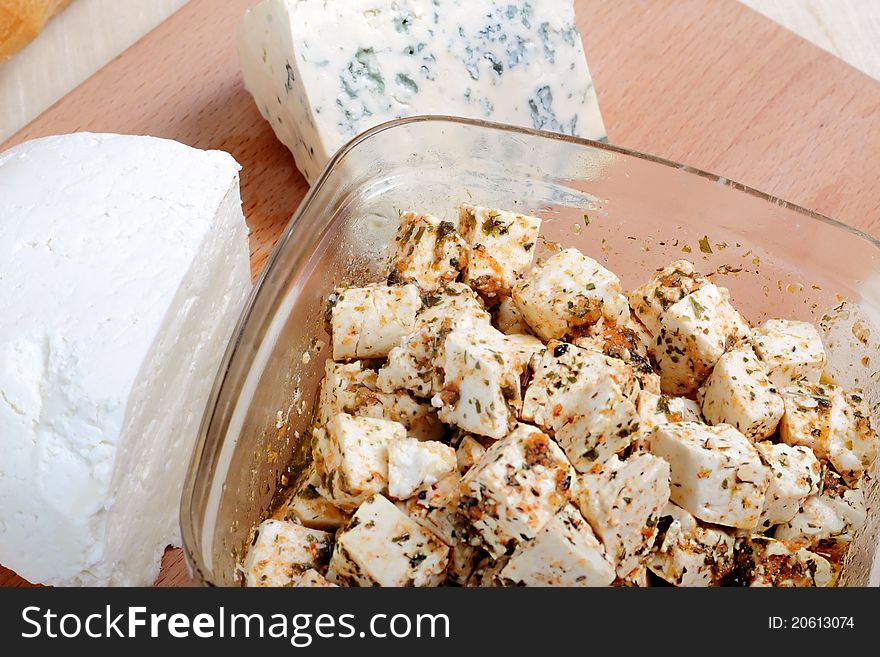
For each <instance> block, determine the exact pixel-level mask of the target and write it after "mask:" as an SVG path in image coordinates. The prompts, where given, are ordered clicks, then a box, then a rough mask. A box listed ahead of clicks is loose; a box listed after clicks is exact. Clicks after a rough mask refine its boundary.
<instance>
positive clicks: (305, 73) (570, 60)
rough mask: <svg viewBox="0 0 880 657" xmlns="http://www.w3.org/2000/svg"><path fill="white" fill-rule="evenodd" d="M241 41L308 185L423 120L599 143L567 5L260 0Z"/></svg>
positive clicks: (600, 128)
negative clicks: (363, 143) (376, 132)
mask: <svg viewBox="0 0 880 657" xmlns="http://www.w3.org/2000/svg"><path fill="white" fill-rule="evenodd" d="M333 33H341V34H345V38H344V39H328V38H327V37H326V35H327V34H333ZM238 43H239V60H240V62H241V68H242V73H243V76H244V80H245V85H246V86H247V88H248V90H249V91H250V92H251V94H252V95H253V97H254V100H255V101H256V104H257V107H258V108H259V109H260V112H261V113H262V115H263V117H264V118H265V119H266V120H267V121H269V123H271V125H272V128H273V129H274V130H275V134H276V135H277V136H278V139H279V140H281V141H282V142H283V143H284V144H285V145H286V146H287V147H288V148H290V150H291V152H292V153H293V155H294V158H295V159H296V163H297V166H298V167H299V169H300V171H302V172H303V175H304V176H305V177H306V179H307V180H308V181H309V182H310V183H311V182H314V180H315V179H316V177H317V175H318V173H320V171H321V169H322V168H323V167H324V165H325V164H326V163H327V161H328V160H329V159H330V157H332V155H333V154H334V153H335V152H336V150H337V149H339V148H340V147H341V146H342V145H343V144H345V143H346V142H347V141H348V140H349V139H351V138H352V137H354V136H355V135H357V134H358V133H360V132H363V131H364V130H367V129H368V128H371V127H373V126H375V125H378V124H380V123H383V122H385V121H389V120H392V119H400V118H404V117H407V116H414V115H418V114H449V115H453V116H463V117H469V118H476V119H489V120H493V121H500V122H504V123H511V124H514V125H520V126H524V127H528V128H536V129H540V130H549V131H552V132H560V133H564V134H568V135H577V136H581V137H588V138H591V139H604V138H605V136H606V135H605V128H604V125H603V123H602V117H601V114H600V113H599V106H598V102H597V100H596V93H595V90H594V89H593V82H592V79H591V78H590V73H589V70H588V69H587V62H586V58H585V57H584V50H583V46H582V44H581V38H580V35H579V34H578V32H577V29H576V27H575V14H574V7H573V3H572V1H571V0H556V1H554V2H535V1H534V0H531V1H524V0H504V1H500V0H446V1H445V2H443V3H442V5H441V3H439V2H437V1H436V0H346V1H345V2H341V1H335V2H327V1H325V0H263V2H261V3H260V4H258V5H257V6H256V7H254V8H252V9H251V10H250V11H248V12H247V14H246V15H245V17H244V20H243V22H242V24H241V27H240V29H239V38H238Z"/></svg>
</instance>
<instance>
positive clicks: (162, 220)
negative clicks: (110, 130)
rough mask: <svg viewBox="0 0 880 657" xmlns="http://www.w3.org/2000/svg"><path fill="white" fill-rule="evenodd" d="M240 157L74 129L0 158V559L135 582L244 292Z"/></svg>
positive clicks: (156, 551)
mask: <svg viewBox="0 0 880 657" xmlns="http://www.w3.org/2000/svg"><path fill="white" fill-rule="evenodd" d="M238 170H239V166H238V164H237V163H236V162H235V160H233V159H232V157H230V156H229V155H228V154H227V153H222V152H219V151H210V152H208V151H201V150H197V149H194V148H190V147H189V146H184V145H183V144H179V143H177V142H174V141H170V140H165V139H156V138H153V137H133V136H123V135H99V134H90V133H76V134H70V135H63V136H59V137H47V138H44V139H37V140H34V141H29V142H26V143H22V144H19V145H18V146H15V147H14V148H12V149H10V150H8V151H6V152H5V153H2V154H0V299H2V307H0V454H2V457H0V563H2V564H3V565H4V566H6V567H7V568H11V569H13V570H14V571H16V572H17V573H18V574H19V575H20V576H22V577H23V578H26V579H27V580H29V581H31V582H33V583H42V584H52V585H58V586H108V585H110V586H147V585H150V584H152V583H153V581H154V580H155V578H156V575H158V574H159V564H160V561H161V558H162V555H163V553H164V552H165V548H166V546H168V545H180V523H179V513H180V508H179V507H180V495H181V488H182V486H183V481H184V477H185V474H186V469H187V465H188V464H189V461H190V452H191V451H192V447H193V445H194V444H195V442H196V437H197V435H198V431H199V424H200V423H201V421H202V416H203V415H204V410H205V406H206V404H207V403H208V399H209V396H210V392H211V387H212V386H213V384H214V379H215V376H216V374H217V370H218V367H219V365H220V361H221V360H222V357H223V353H224V351H225V350H226V345H227V343H228V341H229V338H230V336H231V335H232V332H233V330H234V328H235V323H236V322H237V321H238V317H239V315H240V313H241V309H242V307H243V306H244V303H245V301H246V299H247V297H248V294H249V293H250V289H251V277H250V258H249V251H248V229H247V225H246V224H245V222H244V217H243V216H242V213H241V199H240V197H239V187H238V185H239V179H238Z"/></svg>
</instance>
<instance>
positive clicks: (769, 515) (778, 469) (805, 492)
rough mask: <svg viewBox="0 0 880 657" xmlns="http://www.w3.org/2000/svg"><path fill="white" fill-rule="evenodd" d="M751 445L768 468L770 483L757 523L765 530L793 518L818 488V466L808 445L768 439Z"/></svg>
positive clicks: (819, 471)
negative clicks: (775, 441) (793, 444)
mask: <svg viewBox="0 0 880 657" xmlns="http://www.w3.org/2000/svg"><path fill="white" fill-rule="evenodd" d="M755 447H756V448H757V450H758V453H759V454H760V455H761V458H762V459H763V461H764V464H765V465H766V466H767V467H768V468H770V486H769V487H768V488H767V495H766V501H765V502H764V511H763V512H762V513H761V520H760V522H759V524H758V527H759V529H761V530H765V529H769V528H770V527H771V526H772V525H778V524H779V523H781V522H788V521H789V520H791V519H792V518H794V516H795V515H796V514H797V512H798V510H799V509H800V508H801V504H802V503H803V501H804V500H805V499H806V498H807V497H808V496H809V495H812V494H813V493H815V492H816V491H817V490H818V486H819V480H820V478H821V475H822V466H821V464H820V463H819V459H817V458H816V456H815V455H814V454H813V452H812V450H810V448H809V447H803V446H801V445H797V446H795V447H792V446H791V445H786V444H785V443H771V442H760V443H757V444H756V445H755Z"/></svg>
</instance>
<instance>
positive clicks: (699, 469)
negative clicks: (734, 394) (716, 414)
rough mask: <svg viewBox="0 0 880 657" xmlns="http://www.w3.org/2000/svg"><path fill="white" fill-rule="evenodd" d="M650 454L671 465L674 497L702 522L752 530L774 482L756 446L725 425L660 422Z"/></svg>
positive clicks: (674, 500)
mask: <svg viewBox="0 0 880 657" xmlns="http://www.w3.org/2000/svg"><path fill="white" fill-rule="evenodd" d="M651 452H652V453H654V454H657V455H658V456H662V457H663V458H664V459H666V460H667V461H668V462H669V465H670V467H671V469H672V487H671V494H670V498H671V499H672V501H673V502H675V503H676V504H677V505H678V506H680V507H682V508H684V509H685V510H687V511H690V512H691V513H692V514H693V515H695V516H696V517H697V518H699V519H700V520H704V521H706V522H711V523H715V524H718V525H724V526H727V527H737V528H740V529H752V528H754V527H755V526H756V525H757V524H758V519H759V518H760V516H761V510H762V509H763V508H764V501H765V494H766V491H767V487H768V486H769V484H770V469H769V468H768V467H767V466H765V465H764V464H763V463H762V462H761V457H760V455H759V454H758V451H757V450H756V449H755V446H754V445H753V444H752V443H751V442H750V441H749V439H748V438H746V437H745V436H743V435H742V434H741V433H740V432H739V431H737V430H736V429H734V428H733V427H731V426H729V425H726V424H719V425H716V426H714V427H710V426H707V425H704V424H697V423H695V422H678V423H672V424H662V425H660V426H658V427H657V428H656V429H655V430H654V435H653V437H652V438H651Z"/></svg>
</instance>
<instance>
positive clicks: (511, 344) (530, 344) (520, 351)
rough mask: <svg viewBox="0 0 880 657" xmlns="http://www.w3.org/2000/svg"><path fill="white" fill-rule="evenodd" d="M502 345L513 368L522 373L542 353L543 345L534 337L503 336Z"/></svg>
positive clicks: (521, 335) (519, 335)
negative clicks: (503, 344)
mask: <svg viewBox="0 0 880 657" xmlns="http://www.w3.org/2000/svg"><path fill="white" fill-rule="evenodd" d="M504 343H505V345H506V346H507V353H508V354H509V355H510V358H511V360H512V361H513V364H514V367H515V368H516V370H517V371H519V372H524V371H525V370H526V369H527V368H528V367H529V365H530V364H531V362H532V358H534V356H535V355H536V354H540V353H543V351H544V343H543V342H541V341H540V340H539V339H538V338H536V337H535V336H534V335H523V334H515V335H505V336H504Z"/></svg>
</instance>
